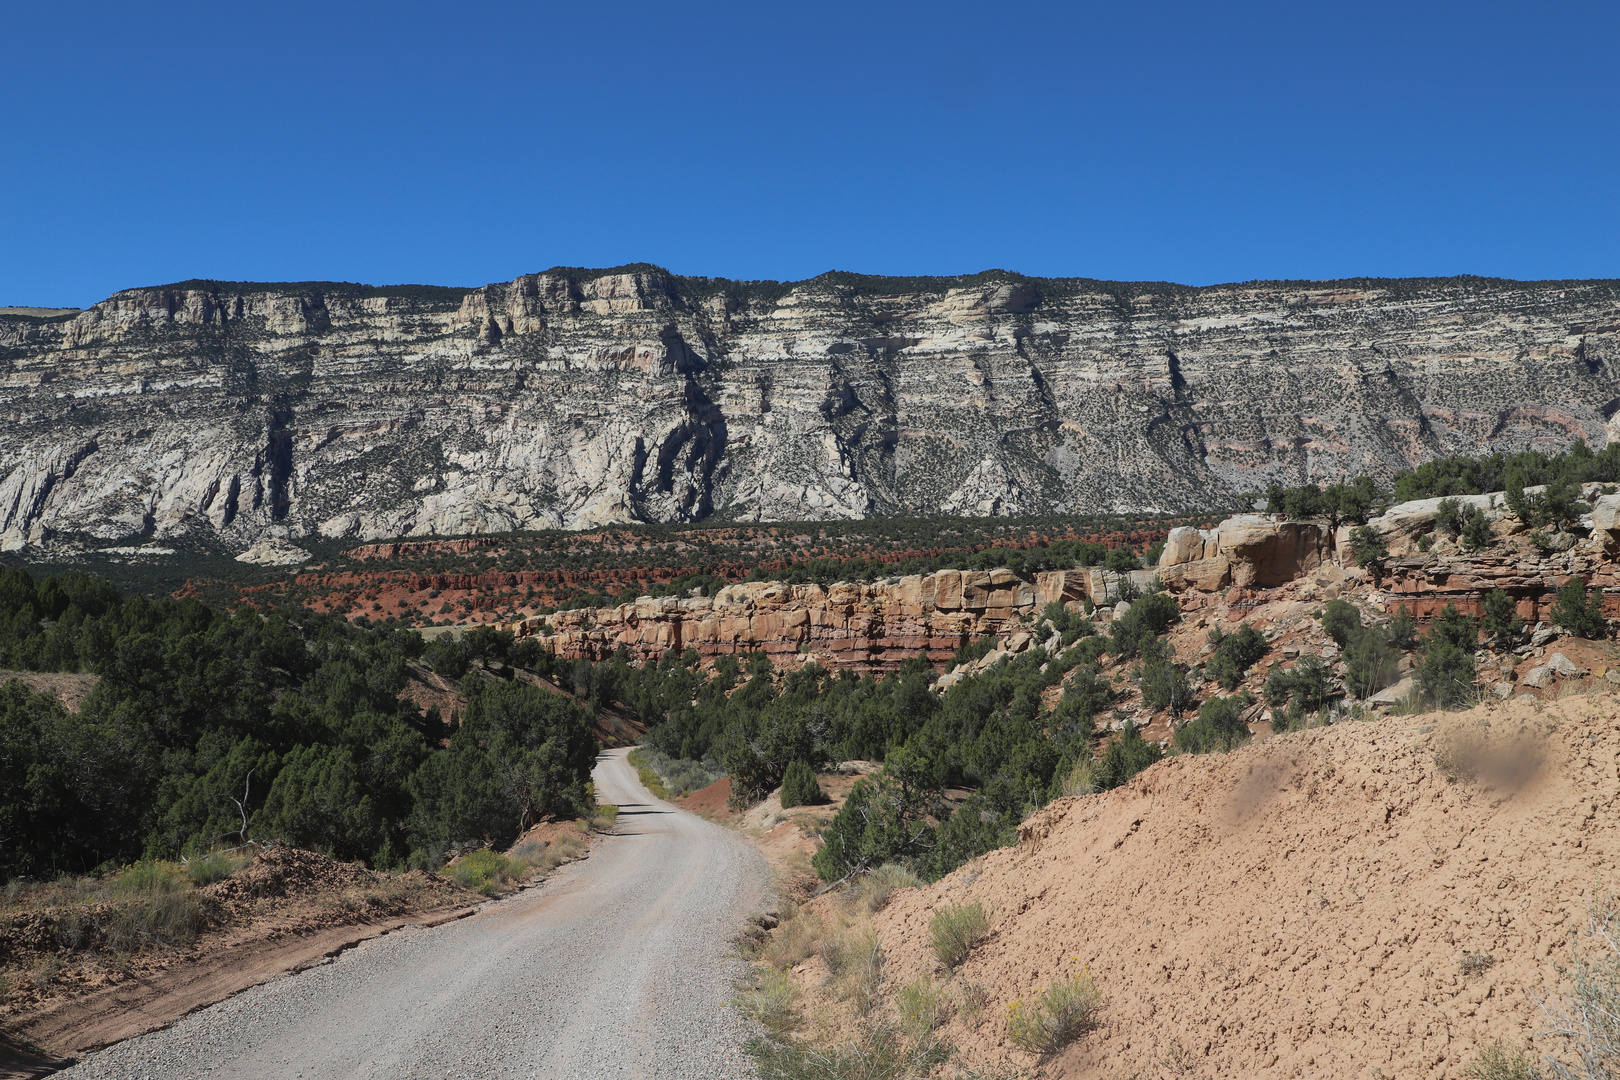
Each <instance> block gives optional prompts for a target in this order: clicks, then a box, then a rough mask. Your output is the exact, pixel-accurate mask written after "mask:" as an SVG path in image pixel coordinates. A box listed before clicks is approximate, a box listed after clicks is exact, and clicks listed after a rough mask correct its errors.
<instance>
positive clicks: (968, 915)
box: [928, 900, 990, 971]
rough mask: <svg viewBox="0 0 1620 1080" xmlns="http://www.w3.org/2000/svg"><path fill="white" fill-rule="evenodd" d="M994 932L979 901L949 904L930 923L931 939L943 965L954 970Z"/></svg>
mask: <svg viewBox="0 0 1620 1080" xmlns="http://www.w3.org/2000/svg"><path fill="white" fill-rule="evenodd" d="M989 929H990V919H989V917H988V916H986V915H985V913H984V907H983V906H982V905H981V904H980V903H979V902H978V901H977V900H974V901H971V902H969V903H966V904H946V905H945V906H944V907H942V908H939V909H938V910H936V911H935V912H934V917H933V918H931V919H930V920H928V936H929V938H930V940H931V941H932V942H933V946H934V955H935V956H936V957H938V958H939V962H940V963H942V964H944V965H945V966H946V967H947V968H949V969H950V970H952V971H954V970H956V968H957V967H958V966H959V965H960V964H961V963H962V961H964V960H966V959H967V958H968V953H970V952H972V951H973V946H974V945H975V944H977V943H978V941H979V939H980V938H982V937H984V935H985V934H986V933H988V932H989Z"/></svg>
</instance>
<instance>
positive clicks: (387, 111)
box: [0, 0, 1620, 306]
mask: <svg viewBox="0 0 1620 1080" xmlns="http://www.w3.org/2000/svg"><path fill="white" fill-rule="evenodd" d="M5 29H6V41H7V44H6V55H5V60H4V62H3V64H0V110H3V112H0V115H3V118H4V125H3V127H0V305H3V304H42V305H57V304H60V305H71V306H83V305H87V304H91V303H94V302H95V301H97V300H99V299H101V298H102V297H104V296H106V295H107V294H108V293H110V292H112V291H114V290H116V289H120V288H126V287H130V286H135V285H145V284H158V283H163V282H168V281H175V280H181V279H185V278H192V277H212V278H224V279H251V280H306V279H336V280H350V281H364V282H369V283H373V284H384V283H399V282H429V283H437V284H449V285H478V284H483V283H485V282H488V281H497V280H503V279H509V278H511V277H513V276H515V275H517V274H519V273H525V272H529V271H533V270H539V269H543V268H545V267H548V266H552V265H556V264H563V265H584V266H611V265H615V264H619V263H625V262H635V261H648V262H655V263H659V264H661V265H664V266H667V267H669V268H670V269H671V270H674V271H676V272H678V273H687V274H708V275H722V276H727V277H740V278H783V279H786V278H792V279H796V278H804V277H810V276H813V275H815V274H817V273H820V272H822V271H824V270H829V269H843V270H854V271H860V272H866V273H880V274H949V273H969V272H973V271H976V270H982V269H986V268H990V267H1002V268H1007V269H1012V270H1019V271H1022V272H1024V273H1028V274H1041V275H1083V276H1088V277H1099V278H1120V279H1133V280H1134V279H1155V280H1171V281H1180V282H1187V283H1192V284H1207V283H1212V282H1220V281H1240V280H1248V279H1253V278H1327V277H1345V276H1357V275H1376V276H1407V275H1449V274H1458V273H1473V274H1486V275H1497V276H1504V277H1517V278H1574V277H1620V168H1617V166H1620V77H1617V75H1616V57H1617V56H1620V4H1617V3H1615V2H1614V0H1607V2H1603V3H1545V2H1543V3H1511V4H1510V3H1492V2H1489V0H1470V2H1466V3H1423V2H1414V0H1406V2H1402V3H1359V4H1325V3H1298V2H1294V3H1287V4H1283V3H1275V4H1255V3H1227V2H1222V3H1212V2H1210V0H1202V2H1161V3H1155V4H1147V3H1112V4H1088V3H1067V4H1065V3H1038V2H1033V3H1022V4H986V3H982V2H981V3H973V4H957V3H945V2H933V3H871V2H868V3H848V4H845V3H808V4H784V3H774V2H769V0H767V2H760V0H754V2H752V3H734V4H720V3H702V2H687V3H669V2H666V3H658V4H643V3H627V2H620V3H607V4H593V3H577V2H576V3H570V4H566V5H564V4H549V3H526V4H520V3H462V4H432V5H429V4H419V3H410V2H403V0H396V2H392V3H387V4H382V3H342V2H331V0H329V2H326V3H320V4H306V3H299V2H292V0H281V2H277V3H256V4H252V3H242V4H218V3H213V4H202V3H191V2H187V0H175V2H170V3H165V4H160V5H152V4H129V3H116V4H115V3H72V2H63V3H35V4H13V5H10V6H9V8H8V10H7V14H6V17H5Z"/></svg>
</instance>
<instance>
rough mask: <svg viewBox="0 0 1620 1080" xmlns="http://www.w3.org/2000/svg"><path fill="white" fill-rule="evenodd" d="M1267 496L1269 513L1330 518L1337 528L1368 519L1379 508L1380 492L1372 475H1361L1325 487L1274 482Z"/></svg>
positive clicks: (1291, 517) (1293, 516)
mask: <svg viewBox="0 0 1620 1080" xmlns="http://www.w3.org/2000/svg"><path fill="white" fill-rule="evenodd" d="M1265 497H1266V513H1268V514H1282V515H1284V516H1285V517H1287V518H1289V519H1290V520H1292V521H1305V520H1309V519H1311V518H1327V519H1328V523H1329V524H1330V525H1332V526H1333V527H1335V528H1337V527H1338V525H1339V522H1341V521H1366V520H1367V518H1368V517H1369V516H1370V515H1372V513H1373V512H1374V511H1375V510H1376V509H1377V508H1378V505H1379V497H1380V492H1379V491H1378V486H1377V485H1376V484H1374V483H1373V481H1372V479H1371V478H1370V477H1366V476H1362V477H1357V478H1356V480H1355V481H1353V482H1352V483H1349V484H1327V485H1325V486H1322V487H1317V486H1316V485H1315V484H1305V485H1303V486H1301V487H1292V488H1285V487H1283V486H1282V485H1281V484H1275V483H1274V484H1272V485H1270V486H1269V487H1267V488H1266V492H1265Z"/></svg>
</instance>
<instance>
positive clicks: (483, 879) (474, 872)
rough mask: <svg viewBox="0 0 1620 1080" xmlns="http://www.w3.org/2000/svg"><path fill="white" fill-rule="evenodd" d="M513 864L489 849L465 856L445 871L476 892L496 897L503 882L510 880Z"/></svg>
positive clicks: (448, 875) (481, 849)
mask: <svg viewBox="0 0 1620 1080" xmlns="http://www.w3.org/2000/svg"><path fill="white" fill-rule="evenodd" d="M511 870H512V864H511V863H510V862H508V861H507V858H506V856H504V855H502V854H500V853H499V852H497V851H492V850H490V849H489V848H480V849H478V850H477V851H473V852H469V853H467V854H466V855H463V856H462V857H461V858H460V859H459V860H458V861H457V862H456V864H455V865H454V866H451V867H449V868H448V869H446V870H445V872H444V873H445V876H446V877H449V878H451V879H453V880H455V881H459V882H460V883H461V884H463V885H465V886H466V887H467V888H469V889H471V890H473V891H474V892H481V893H483V894H484V895H485V896H494V895H495V893H496V892H497V891H499V889H500V885H501V883H502V882H504V881H507V880H509V875H510V873H511Z"/></svg>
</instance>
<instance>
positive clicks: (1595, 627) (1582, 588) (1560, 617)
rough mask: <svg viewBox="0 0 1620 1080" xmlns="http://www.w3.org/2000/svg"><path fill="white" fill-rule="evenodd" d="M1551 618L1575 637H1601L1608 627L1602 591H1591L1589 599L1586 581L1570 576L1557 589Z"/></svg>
mask: <svg viewBox="0 0 1620 1080" xmlns="http://www.w3.org/2000/svg"><path fill="white" fill-rule="evenodd" d="M1552 620H1553V622H1555V623H1557V624H1558V625H1559V626H1562V627H1563V628H1564V629H1565V630H1568V631H1569V632H1570V633H1572V634H1574V635H1575V636H1576V637H1584V638H1599V637H1602V636H1603V635H1604V633H1605V632H1606V631H1607V629H1608V624H1607V623H1606V622H1605V621H1604V618H1603V594H1602V592H1601V591H1595V592H1593V593H1592V595H1591V597H1590V599H1589V598H1588V597H1587V593H1586V582H1584V581H1582V580H1581V579H1580V578H1578V577H1571V578H1570V579H1569V580H1568V581H1567V582H1565V583H1564V587H1563V588H1561V589H1559V590H1558V598H1557V600H1555V601H1554V602H1553V609H1552Z"/></svg>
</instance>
